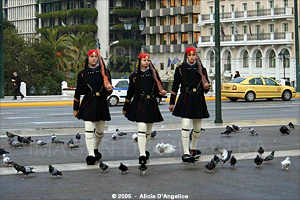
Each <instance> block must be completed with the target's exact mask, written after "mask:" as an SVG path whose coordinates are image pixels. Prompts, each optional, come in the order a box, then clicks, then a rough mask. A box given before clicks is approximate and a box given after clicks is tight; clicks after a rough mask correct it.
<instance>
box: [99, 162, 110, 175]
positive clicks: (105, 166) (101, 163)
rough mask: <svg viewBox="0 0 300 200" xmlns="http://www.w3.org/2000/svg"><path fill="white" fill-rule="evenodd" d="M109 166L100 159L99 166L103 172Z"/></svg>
mask: <svg viewBox="0 0 300 200" xmlns="http://www.w3.org/2000/svg"><path fill="white" fill-rule="evenodd" d="M108 167H109V166H108V165H107V164H105V163H104V162H102V161H100V164H99V168H100V169H102V170H103V172H105V171H106V170H107V168H108Z"/></svg>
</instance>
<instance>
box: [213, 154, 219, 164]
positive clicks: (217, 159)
mask: <svg viewBox="0 0 300 200" xmlns="http://www.w3.org/2000/svg"><path fill="white" fill-rule="evenodd" d="M211 161H214V163H215V164H218V162H220V158H219V157H218V156H217V155H214V157H213V158H212V159H211Z"/></svg>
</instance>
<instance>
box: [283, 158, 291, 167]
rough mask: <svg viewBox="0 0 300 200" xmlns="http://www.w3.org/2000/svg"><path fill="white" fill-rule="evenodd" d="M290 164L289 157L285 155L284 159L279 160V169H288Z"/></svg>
mask: <svg viewBox="0 0 300 200" xmlns="http://www.w3.org/2000/svg"><path fill="white" fill-rule="evenodd" d="M291 164H292V163H291V159H290V157H286V159H285V160H283V161H282V162H281V169H286V170H289V167H290V166H291Z"/></svg>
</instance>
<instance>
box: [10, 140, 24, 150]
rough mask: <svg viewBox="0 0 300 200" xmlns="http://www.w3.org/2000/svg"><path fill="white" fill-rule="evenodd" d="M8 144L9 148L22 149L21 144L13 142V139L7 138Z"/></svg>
mask: <svg viewBox="0 0 300 200" xmlns="http://www.w3.org/2000/svg"><path fill="white" fill-rule="evenodd" d="M8 144H9V145H10V146H11V147H14V148H17V147H23V144H21V143H20V142H18V141H16V140H14V139H13V138H8Z"/></svg>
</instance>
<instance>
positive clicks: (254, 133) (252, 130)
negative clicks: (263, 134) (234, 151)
mask: <svg viewBox="0 0 300 200" xmlns="http://www.w3.org/2000/svg"><path fill="white" fill-rule="evenodd" d="M249 132H250V133H251V135H258V133H257V132H256V131H255V130H254V128H252V127H249Z"/></svg>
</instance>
